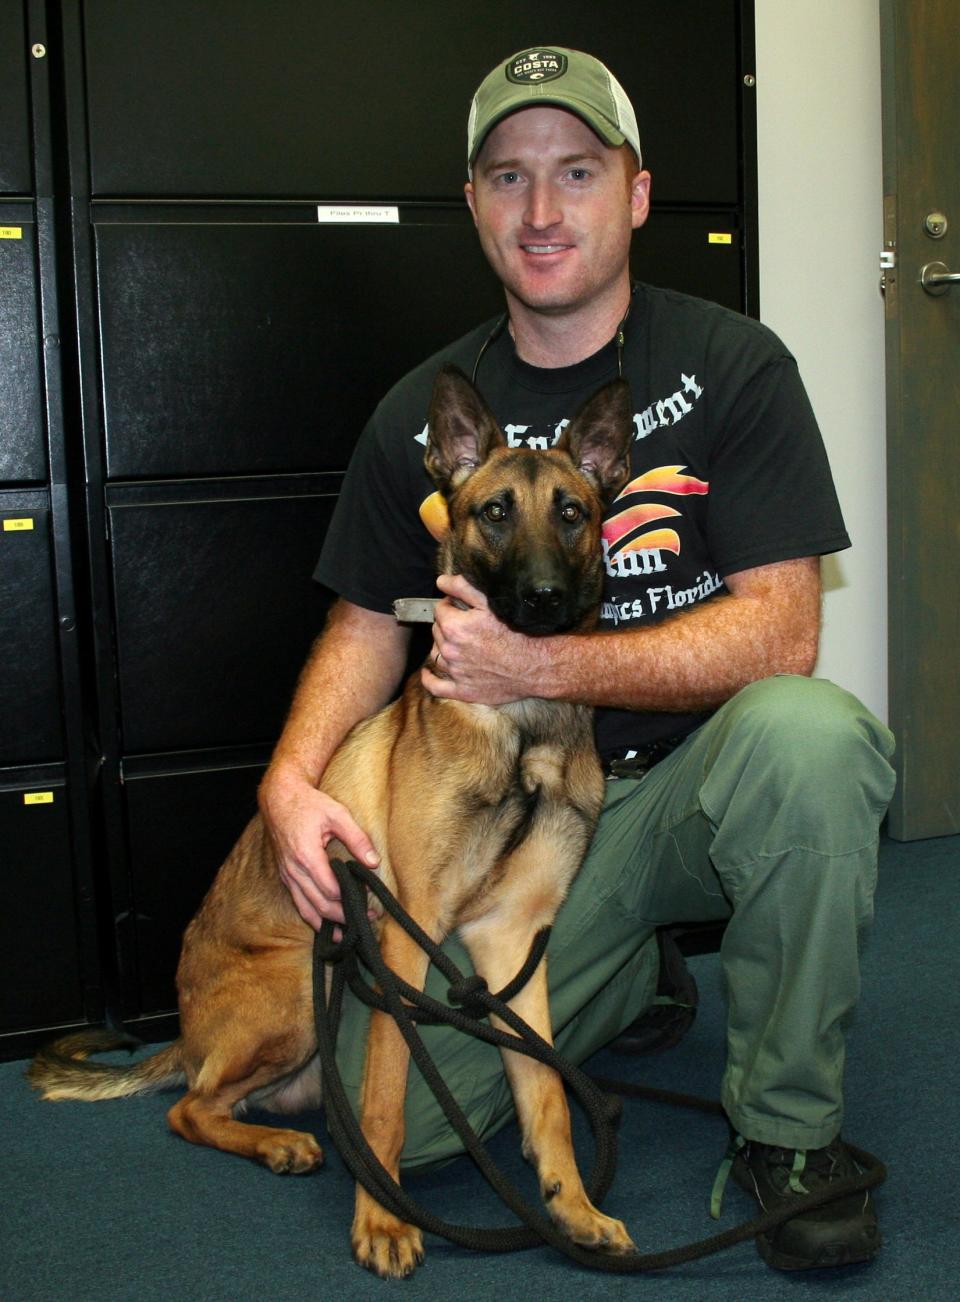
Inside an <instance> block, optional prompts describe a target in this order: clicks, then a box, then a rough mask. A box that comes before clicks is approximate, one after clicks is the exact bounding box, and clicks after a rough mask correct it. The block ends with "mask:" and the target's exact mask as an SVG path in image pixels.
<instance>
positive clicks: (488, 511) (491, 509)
mask: <svg viewBox="0 0 960 1302" xmlns="http://www.w3.org/2000/svg"><path fill="white" fill-rule="evenodd" d="M483 514H484V518H485V519H487V520H489V521H490V523H491V524H500V523H501V522H502V521H503V520H505V519H506V518H507V512H506V508H505V507H504V506H503V505H502V503H500V502H488V503H487V505H486V506H485V507H484V508H483Z"/></svg>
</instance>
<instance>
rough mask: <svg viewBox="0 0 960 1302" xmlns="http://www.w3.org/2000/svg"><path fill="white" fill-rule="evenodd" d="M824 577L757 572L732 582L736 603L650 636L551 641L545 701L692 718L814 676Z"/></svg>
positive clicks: (789, 568) (634, 633) (635, 633)
mask: <svg viewBox="0 0 960 1302" xmlns="http://www.w3.org/2000/svg"><path fill="white" fill-rule="evenodd" d="M814 567H816V568H817V574H816V577H814ZM818 568H819V567H818V566H817V563H816V561H806V560H805V561H802V562H789V563H786V564H785V565H783V566H769V567H765V570H764V571H760V570H758V571H753V572H751V573H750V577H748V578H747V579H746V581H745V582H742V583H738V582H737V579H738V578H739V577H741V576H734V577H733V578H732V579H731V580H730V585H731V588H732V590H731V592H730V594H729V595H726V596H722V597H718V598H715V599H713V600H712V601H708V602H705V603H704V604H703V605H700V606H698V607H695V608H694V609H693V610H691V611H688V612H686V613H685V614H683V615H680V616H677V617H676V618H673V619H669V620H667V621H665V622H664V623H662V624H658V625H655V626H653V627H652V628H638V629H632V630H625V631H622V632H613V631H611V632H597V633H590V634H585V635H580V636H571V637H566V638H557V639H550V640H548V641H547V642H546V643H545V644H544V647H543V652H544V661H543V665H542V668H541V684H542V686H541V691H540V694H541V695H545V696H552V697H557V698H561V699H565V700H577V701H583V702H587V703H589V704H592V705H598V706H610V707H614V708H621V709H630V710H663V711H674V712H686V711H694V710H704V709H711V708H712V707H714V706H717V705H720V704H722V703H723V702H724V701H727V700H729V699H730V698H731V697H732V696H734V695H735V694H736V693H737V692H738V691H740V689H741V688H743V687H745V686H746V685H747V684H748V683H751V682H754V681H756V680H757V679H760V678H766V677H769V676H770V675H771V674H775V673H800V674H810V673H812V672H813V668H814V665H815V663H816V657H817V645H818V638H819V626H820V585H819V575H818Z"/></svg>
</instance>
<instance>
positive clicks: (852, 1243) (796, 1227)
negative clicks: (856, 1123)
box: [731, 1136, 880, 1270]
mask: <svg viewBox="0 0 960 1302" xmlns="http://www.w3.org/2000/svg"><path fill="white" fill-rule="evenodd" d="M734 1148H735V1149H736V1155H735V1156H734V1157H733V1166H732V1169H731V1174H732V1175H733V1178H734V1180H736V1182H737V1184H738V1185H740V1187H741V1188H742V1189H745V1190H746V1191H747V1193H750V1194H753V1196H754V1198H756V1200H757V1202H758V1203H759V1204H760V1206H761V1208H762V1209H763V1210H764V1211H771V1210H772V1209H774V1208H778V1207H783V1206H785V1205H787V1204H789V1203H790V1202H791V1201H794V1200H796V1199H797V1198H799V1197H802V1195H803V1194H805V1193H814V1192H815V1191H818V1190H820V1189H822V1188H823V1187H824V1185H825V1184H826V1185H829V1184H831V1183H836V1182H837V1181H839V1180H843V1179H846V1178H847V1177H849V1176H853V1175H856V1174H857V1173H858V1172H859V1171H860V1170H861V1168H860V1167H859V1166H858V1165H857V1163H856V1162H855V1161H854V1159H853V1156H852V1154H851V1153H850V1150H849V1149H848V1148H847V1146H846V1144H845V1143H844V1142H843V1140H842V1139H840V1138H839V1136H838V1137H837V1138H836V1139H835V1140H833V1142H832V1143H830V1144H828V1145H827V1146H826V1148H811V1149H807V1150H806V1151H804V1150H803V1149H793V1148H776V1147H774V1145H772V1144H760V1143H757V1142H756V1141H754V1140H743V1139H739V1138H738V1139H737V1140H735V1141H734ZM879 1247H880V1231H879V1229H878V1228H877V1215H876V1211H875V1209H874V1205H873V1199H872V1198H871V1197H870V1194H869V1191H863V1192H861V1193H854V1194H850V1195H849V1196H848V1197H846V1198H841V1199H838V1200H836V1201H834V1202H829V1203H824V1204H823V1206H822V1207H815V1208H813V1209H812V1210H811V1211H809V1212H802V1213H801V1214H800V1215H799V1216H795V1217H793V1218H792V1219H791V1220H789V1221H785V1222H784V1223H783V1224H782V1225H778V1226H776V1227H775V1228H774V1229H773V1230H770V1231H769V1232H768V1233H767V1234H758V1235H757V1249H758V1251H759V1253H760V1255H761V1257H763V1259H764V1261H766V1262H767V1263H768V1264H769V1265H771V1266H776V1267H777V1268H778V1269H780V1270H810V1269H812V1268H814V1267H817V1266H849V1265H852V1264H853V1263H854V1262H858V1261H869V1260H870V1258H871V1257H872V1256H873V1255H874V1254H875V1253H876V1251H877V1250H878V1248H879Z"/></svg>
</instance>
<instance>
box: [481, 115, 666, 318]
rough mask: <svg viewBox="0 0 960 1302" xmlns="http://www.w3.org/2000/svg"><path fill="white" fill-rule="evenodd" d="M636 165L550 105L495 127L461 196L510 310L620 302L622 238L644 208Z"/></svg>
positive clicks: (644, 186)
mask: <svg viewBox="0 0 960 1302" xmlns="http://www.w3.org/2000/svg"><path fill="white" fill-rule="evenodd" d="M627 160H630V164H632V165H628V162H627ZM635 162H636V160H635V159H634V155H633V153H632V151H631V150H630V148H629V146H626V145H624V146H622V147H621V148H620V149H611V148H610V147H609V146H607V145H605V144H604V143H603V141H602V140H601V139H600V138H599V136H597V135H595V134H594V133H593V131H591V130H590V128H589V127H588V126H587V125H586V123H585V122H582V121H581V120H580V118H578V117H576V116H574V114H572V113H567V112H566V111H565V110H563V109H559V108H549V107H544V108H529V109H521V110H520V111H519V112H517V113H514V114H512V115H511V116H510V117H508V118H504V120H503V121H502V122H500V123H498V124H497V126H496V127H494V129H493V130H492V131H491V132H490V134H489V135H488V136H487V138H486V140H485V141H484V142H483V147H482V149H481V150H480V153H479V155H478V157H477V161H476V164H475V166H474V171H473V181H472V182H468V184H467V186H466V196H467V203H468V204H469V205H470V211H471V212H472V213H473V219H474V221H475V222H476V224H477V230H478V232H479V235H480V243H481V245H482V247H483V251H484V253H485V254H486V256H487V259H488V260H489V262H490V265H491V266H492V267H493V269H494V271H495V272H496V273H497V275H498V276H499V277H500V280H501V281H502V282H503V285H504V287H505V289H506V291H507V297H508V300H509V301H510V303H511V306H514V305H515V304H517V303H520V304H523V305H524V306H525V307H527V308H530V309H533V310H534V311H537V312H543V313H548V314H557V315H560V314H566V313H569V312H571V311H576V310H577V309H579V308H581V307H587V306H589V307H594V306H601V305H603V304H604V302H605V301H606V300H609V301H610V302H612V301H613V299H614V298H618V299H619V298H622V295H623V290H624V287H625V286H626V285H627V284H628V283H629V262H628V259H629V253H630V236H631V234H632V232H633V230H634V229H635V228H636V227H638V226H642V225H643V223H644V222H645V221H646V219H647V214H648V212H649V207H650V174H649V173H648V172H639V173H635ZM634 173H635V174H634Z"/></svg>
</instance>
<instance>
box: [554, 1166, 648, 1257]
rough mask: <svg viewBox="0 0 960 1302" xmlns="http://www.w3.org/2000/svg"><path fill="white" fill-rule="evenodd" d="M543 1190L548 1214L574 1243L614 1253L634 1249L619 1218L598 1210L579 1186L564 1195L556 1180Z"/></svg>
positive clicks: (622, 1252)
mask: <svg viewBox="0 0 960 1302" xmlns="http://www.w3.org/2000/svg"><path fill="white" fill-rule="evenodd" d="M543 1193H544V1199H545V1200H546V1203H547V1210H548V1211H549V1213H550V1215H551V1217H552V1218H553V1220H554V1221H555V1222H556V1224H557V1226H558V1227H559V1228H560V1229H561V1230H563V1232H564V1234H566V1235H567V1236H568V1237H569V1238H571V1239H573V1241H574V1243H579V1244H580V1246H581V1247H583V1248H595V1249H596V1250H597V1251H599V1252H609V1253H612V1254H614V1255H619V1254H625V1253H628V1252H636V1250H637V1249H636V1245H635V1244H634V1242H633V1240H632V1239H631V1238H630V1235H629V1234H628V1233H627V1227H626V1226H625V1225H624V1223H623V1221H617V1220H614V1219H613V1217H612V1216H605V1215H604V1214H603V1212H601V1211H598V1210H597V1208H596V1207H594V1205H593V1203H592V1202H591V1201H590V1199H589V1198H587V1196H586V1194H584V1193H583V1192H582V1190H577V1191H576V1192H575V1193H573V1195H572V1196H568V1197H565V1196H564V1193H565V1191H564V1189H563V1185H562V1184H561V1182H560V1181H559V1180H557V1181H556V1182H554V1183H552V1184H547V1185H546V1186H545V1187H544V1191H543Z"/></svg>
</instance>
